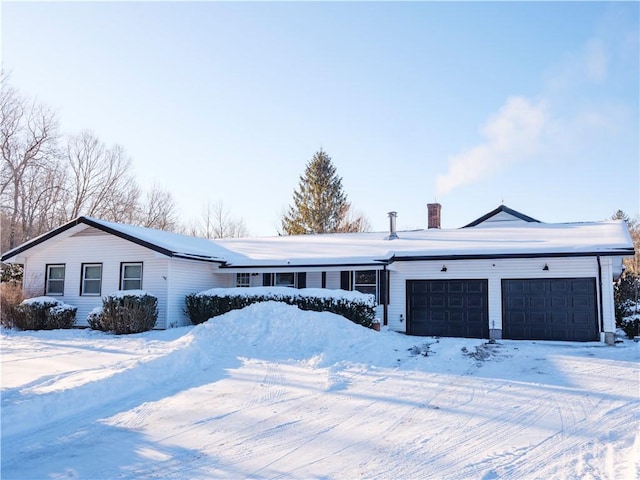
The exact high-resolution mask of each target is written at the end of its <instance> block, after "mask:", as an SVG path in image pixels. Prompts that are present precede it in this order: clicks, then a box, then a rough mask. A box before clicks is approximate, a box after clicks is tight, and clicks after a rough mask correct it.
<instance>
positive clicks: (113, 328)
mask: <svg viewBox="0 0 640 480" xmlns="http://www.w3.org/2000/svg"><path fill="white" fill-rule="evenodd" d="M157 320H158V299H157V298H156V297H154V296H153V295H150V294H148V293H146V292H144V291H142V290H123V291H118V292H116V293H113V294H111V295H108V296H106V297H104V298H103V299H102V309H101V310H98V309H94V310H93V311H92V312H91V313H90V314H89V316H88V317H87V321H88V322H89V326H90V327H91V328H93V329H95V330H102V331H105V332H113V333H115V334H123V333H140V332H146V331H148V330H151V329H152V328H153V327H154V326H155V324H156V321H157Z"/></svg>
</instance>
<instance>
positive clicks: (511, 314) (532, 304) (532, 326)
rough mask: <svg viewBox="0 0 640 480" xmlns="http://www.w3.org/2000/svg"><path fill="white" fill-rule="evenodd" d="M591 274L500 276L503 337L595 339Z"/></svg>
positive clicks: (593, 282) (595, 319) (596, 336)
mask: <svg viewBox="0 0 640 480" xmlns="http://www.w3.org/2000/svg"><path fill="white" fill-rule="evenodd" d="M596 304H597V302H596V283H595V278H561V279H557V278H554V279H551V278H547V279H514V280H512V279H508V280H506V279H505V280H502V310H503V311H502V313H503V337H504V338H511V339H532V340H574V341H593V340H597V339H598V323H597V312H596Z"/></svg>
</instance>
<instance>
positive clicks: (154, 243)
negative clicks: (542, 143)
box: [2, 216, 228, 263]
mask: <svg viewBox="0 0 640 480" xmlns="http://www.w3.org/2000/svg"><path fill="white" fill-rule="evenodd" d="M88 227H94V228H97V229H98V230H101V231H103V232H107V233H110V234H112V235H115V236H117V237H120V238H124V239H125V240H129V241H131V242H134V243H137V244H139V245H142V246H144V247H147V248H149V249H151V250H154V251H156V252H158V253H161V254H163V255H167V256H169V257H180V258H189V259H196V260H201V261H209V262H218V263H224V256H225V255H226V254H227V253H228V252H225V251H224V249H223V247H221V246H219V245H216V244H215V243H212V242H211V241H209V240H207V239H204V238H198V237H192V236H189V235H180V234H178V233H173V232H167V231H164V230H157V229H153V228H145V227H139V226H135V225H127V224H123V223H115V222H107V221H105V220H100V219H97V218H92V217H86V216H82V217H78V218H76V219H75V220H72V221H71V222H68V223H66V224H64V225H62V226H61V227H59V228H56V229H54V230H51V231H50V232H48V233H45V234H44V235H40V236H39V237H36V238H34V239H31V240H29V241H27V242H25V243H23V244H22V245H20V246H18V247H16V248H14V249H12V250H9V251H8V252H6V253H4V254H3V255H2V261H6V260H9V261H14V258H15V257H17V256H18V255H20V254H22V253H23V252H25V251H27V250H29V249H31V248H33V247H36V246H38V245H40V244H42V243H44V242H46V241H48V240H50V239H52V238H54V237H57V236H59V235H62V234H65V235H70V234H74V233H79V232H82V230H85V229H87V228H88Z"/></svg>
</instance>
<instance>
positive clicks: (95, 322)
mask: <svg viewBox="0 0 640 480" xmlns="http://www.w3.org/2000/svg"><path fill="white" fill-rule="evenodd" d="M101 322H102V306H100V307H96V308H94V309H93V310H91V311H90V312H89V315H87V323H88V324H89V326H90V327H91V328H92V329H94V330H102V326H101Z"/></svg>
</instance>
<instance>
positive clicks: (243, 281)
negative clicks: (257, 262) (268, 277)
mask: <svg viewBox="0 0 640 480" xmlns="http://www.w3.org/2000/svg"><path fill="white" fill-rule="evenodd" d="M249 286H251V274H250V273H236V287H249Z"/></svg>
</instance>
